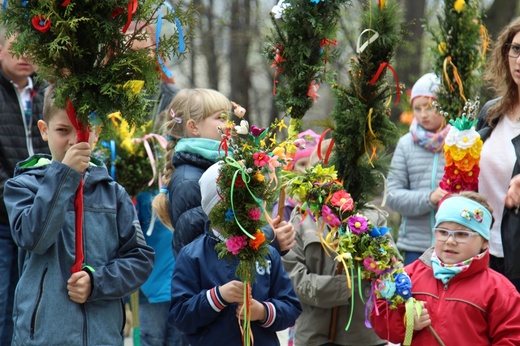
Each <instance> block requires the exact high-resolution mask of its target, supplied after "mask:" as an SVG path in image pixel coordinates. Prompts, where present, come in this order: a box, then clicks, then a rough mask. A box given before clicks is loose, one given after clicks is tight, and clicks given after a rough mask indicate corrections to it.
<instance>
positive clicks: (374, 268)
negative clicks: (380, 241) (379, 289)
mask: <svg viewBox="0 0 520 346" xmlns="http://www.w3.org/2000/svg"><path fill="white" fill-rule="evenodd" d="M363 266H364V267H365V269H366V270H368V271H370V272H373V273H375V274H377V275H381V274H382V273H383V272H384V270H381V269H379V268H378V265H377V261H375V260H374V259H373V258H372V256H368V257H366V258H365V259H364V260H363Z"/></svg>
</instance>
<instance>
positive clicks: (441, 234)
mask: <svg viewBox="0 0 520 346" xmlns="http://www.w3.org/2000/svg"><path fill="white" fill-rule="evenodd" d="M433 233H434V234H435V239H437V240H439V241H447V240H448V238H449V237H450V236H452V237H453V240H455V241H456V242H457V243H467V242H468V241H469V239H470V238H471V237H473V236H476V235H479V234H478V233H477V232H472V231H463V230H455V231H450V230H447V229H444V228H434V229H433Z"/></svg>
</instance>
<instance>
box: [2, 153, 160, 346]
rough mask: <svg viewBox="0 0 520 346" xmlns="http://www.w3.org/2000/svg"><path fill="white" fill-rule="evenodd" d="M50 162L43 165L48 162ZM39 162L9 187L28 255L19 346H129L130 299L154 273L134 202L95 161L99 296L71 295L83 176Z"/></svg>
mask: <svg viewBox="0 0 520 346" xmlns="http://www.w3.org/2000/svg"><path fill="white" fill-rule="evenodd" d="M41 159H43V160H41ZM50 160H51V157H50V156H48V155H36V156H33V157H31V158H29V159H27V160H26V161H23V162H20V163H19V164H18V165H17V167H16V170H15V176H14V178H12V179H10V180H8V181H7V183H6V186H5V194H4V197H5V202H6V206H7V210H8V214H9V220H10V223H11V229H12V235H13V239H14V241H15V242H16V244H17V245H18V246H19V247H20V248H21V249H22V251H21V252H22V253H21V257H20V262H21V263H20V264H21V266H22V267H21V272H20V275H21V277H20V281H19V283H18V286H17V287H16V293H15V303H14V310H13V320H14V335H13V345H17V346H18V345H85V346H86V345H123V342H124V336H123V327H124V323H125V315H124V306H123V303H122V299H121V298H122V297H123V296H125V295H128V294H130V293H131V292H133V291H135V290H137V289H138V288H139V287H140V286H141V285H142V284H143V282H144V281H145V280H146V279H147V278H148V276H149V275H150V272H151V271H152V267H153V259H154V252H153V249H152V248H151V247H149V246H147V245H146V243H145V241H144V237H143V233H142V231H141V228H140V226H139V221H138V219H137V215H136V212H135V208H134V205H133V203H132V200H131V199H130V197H129V196H128V194H127V193H126V191H125V190H124V188H123V187H121V186H120V185H119V184H117V183H116V182H115V181H113V180H112V178H110V176H109V175H108V172H107V170H106V167H105V166H104V165H103V164H102V163H101V162H99V161H97V160H95V159H92V162H93V163H95V164H97V165H98V166H96V167H95V166H91V167H90V168H89V169H87V170H86V171H85V173H84V183H85V185H84V214H83V249H84V256H85V259H84V264H85V265H88V266H89V267H90V268H92V270H90V269H86V271H87V272H88V273H89V274H90V276H91V279H92V293H91V295H90V297H89V298H88V300H87V302H86V303H84V304H78V303H74V302H73V301H72V300H70V298H69V296H68V294H67V280H68V279H69V277H70V276H71V272H70V269H71V267H72V265H73V263H74V256H75V212H74V196H75V194H76V190H77V188H78V185H79V183H80V180H81V176H82V175H81V174H80V173H78V172H77V171H75V170H74V169H72V168H70V167H68V166H66V165H64V164H62V163H61V162H57V161H52V163H51V162H50Z"/></svg>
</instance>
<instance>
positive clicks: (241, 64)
mask: <svg viewBox="0 0 520 346" xmlns="http://www.w3.org/2000/svg"><path fill="white" fill-rule="evenodd" d="M230 3H231V16H230V17H231V18H232V20H231V23H230V31H229V36H230V42H229V59H228V60H229V73H230V82H231V89H230V90H231V94H230V97H231V98H232V99H233V100H234V101H235V102H237V103H239V104H241V105H242V106H243V107H244V108H246V109H250V106H251V105H250V101H249V89H250V88H251V71H250V70H249V67H248V63H247V62H248V55H249V47H250V44H251V35H252V32H253V30H254V29H253V28H252V27H251V15H252V13H251V12H252V11H251V0H232V1H231V2H230ZM249 115H251V114H249Z"/></svg>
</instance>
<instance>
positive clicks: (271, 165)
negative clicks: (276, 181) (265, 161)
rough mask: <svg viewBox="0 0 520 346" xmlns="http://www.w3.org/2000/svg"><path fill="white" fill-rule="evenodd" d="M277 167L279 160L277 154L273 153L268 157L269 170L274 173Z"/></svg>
mask: <svg viewBox="0 0 520 346" xmlns="http://www.w3.org/2000/svg"><path fill="white" fill-rule="evenodd" d="M278 167H280V161H278V155H275V156H273V157H271V158H270V159H269V171H270V172H271V173H274V171H275V170H276V168H278Z"/></svg>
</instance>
